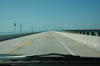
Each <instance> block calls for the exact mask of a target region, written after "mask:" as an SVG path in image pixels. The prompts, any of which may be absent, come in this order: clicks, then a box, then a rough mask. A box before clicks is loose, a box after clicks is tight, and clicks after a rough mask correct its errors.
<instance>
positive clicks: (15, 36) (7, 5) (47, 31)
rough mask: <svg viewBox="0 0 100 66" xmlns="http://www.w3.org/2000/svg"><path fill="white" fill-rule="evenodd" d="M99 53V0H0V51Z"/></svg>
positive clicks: (86, 55)
mask: <svg viewBox="0 0 100 66" xmlns="http://www.w3.org/2000/svg"><path fill="white" fill-rule="evenodd" d="M49 53H59V54H68V55H73V56H75V55H78V56H84V57H100V0H0V54H15V55H42V54H49Z"/></svg>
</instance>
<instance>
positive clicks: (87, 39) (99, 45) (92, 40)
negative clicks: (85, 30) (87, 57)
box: [56, 32, 100, 51]
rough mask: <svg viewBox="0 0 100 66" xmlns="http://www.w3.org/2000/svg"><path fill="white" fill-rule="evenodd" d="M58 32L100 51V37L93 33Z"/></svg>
mask: <svg viewBox="0 0 100 66" xmlns="http://www.w3.org/2000/svg"><path fill="white" fill-rule="evenodd" d="M56 33H57V34H60V35H63V36H65V37H68V38H70V39H72V40H75V41H78V42H80V43H81V44H84V45H86V46H88V47H90V48H93V49H95V50H97V51H100V37H99V36H92V35H83V34H80V33H67V32H56Z"/></svg>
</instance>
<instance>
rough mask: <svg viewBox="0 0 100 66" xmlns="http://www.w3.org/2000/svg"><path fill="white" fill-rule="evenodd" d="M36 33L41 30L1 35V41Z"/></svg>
mask: <svg viewBox="0 0 100 66" xmlns="http://www.w3.org/2000/svg"><path fill="white" fill-rule="evenodd" d="M36 33H40V32H34V33H22V34H11V35H1V36H0V41H4V40H9V39H13V38H18V37H22V36H27V35H32V34H36Z"/></svg>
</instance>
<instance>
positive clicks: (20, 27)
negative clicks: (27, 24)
mask: <svg viewBox="0 0 100 66" xmlns="http://www.w3.org/2000/svg"><path fill="white" fill-rule="evenodd" d="M21 33H22V25H21V24H20V34H21Z"/></svg>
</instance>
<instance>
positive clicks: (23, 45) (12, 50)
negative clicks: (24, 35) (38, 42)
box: [2, 35, 41, 54]
mask: <svg viewBox="0 0 100 66" xmlns="http://www.w3.org/2000/svg"><path fill="white" fill-rule="evenodd" d="M40 36H41V35H39V36H36V37H35V38H33V39H31V40H28V41H26V42H25V43H23V44H21V45H20V46H17V47H15V48H13V49H11V50H9V51H7V52H4V53H2V54H10V53H12V52H14V51H15V50H16V49H18V48H21V47H25V46H26V45H28V44H30V43H31V42H32V41H33V40H34V39H37V38H39V37H40Z"/></svg>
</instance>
